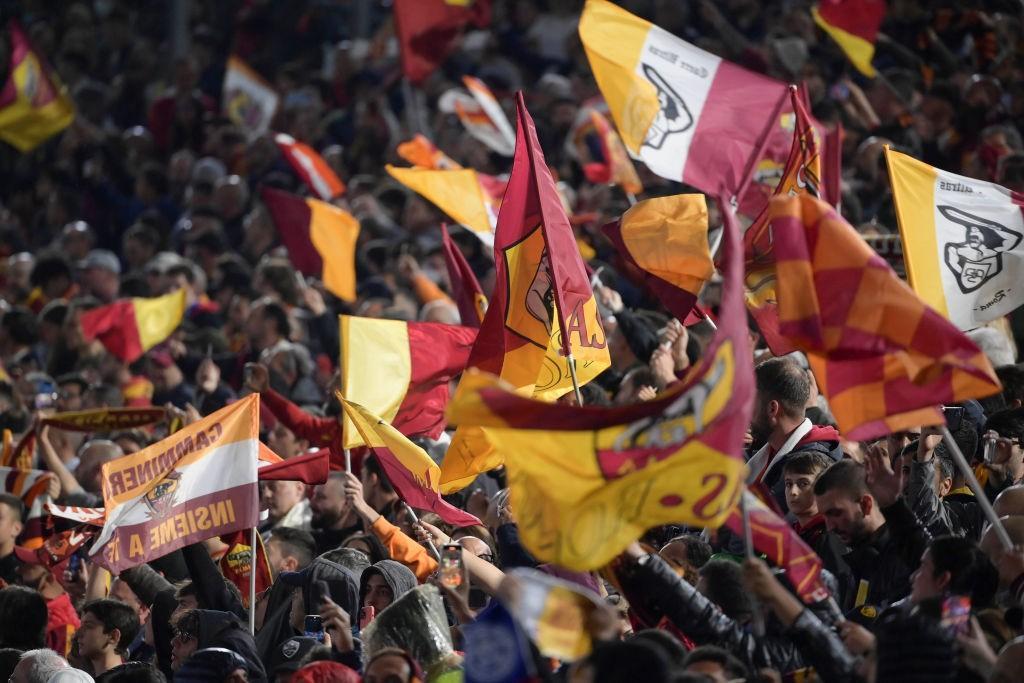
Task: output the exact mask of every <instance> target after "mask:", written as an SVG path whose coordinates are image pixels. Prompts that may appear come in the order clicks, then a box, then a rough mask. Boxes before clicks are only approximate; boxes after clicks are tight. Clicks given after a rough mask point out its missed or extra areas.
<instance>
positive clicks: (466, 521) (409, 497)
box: [373, 446, 481, 527]
mask: <svg viewBox="0 0 1024 683" xmlns="http://www.w3.org/2000/svg"><path fill="white" fill-rule="evenodd" d="M373 454H374V455H376V456H377V460H378V461H379V462H380V465H381V467H383V468H384V474H386V475H387V478H388V481H389V482H391V486H392V487H393V488H394V489H395V492H396V493H397V494H398V495H399V497H401V499H402V500H404V501H405V502H406V503H408V504H409V506H410V507H414V508H416V509H417V510H430V511H431V512H436V513H437V515H438V516H439V517H440V518H441V519H443V520H444V521H445V522H447V523H448V524H452V525H454V526H457V527H464V526H473V525H478V524H481V522H480V520H479V519H477V518H476V517H474V516H473V515H471V514H469V513H468V512H466V511H465V510H460V509H459V508H457V507H455V506H454V505H451V504H450V503H448V502H447V501H446V500H445V499H444V498H442V497H441V494H440V493H438V492H437V491H435V490H433V489H431V488H427V487H426V486H423V485H422V484H420V483H419V482H418V481H416V477H414V476H413V473H412V472H410V471H409V470H408V469H407V468H406V467H405V466H404V465H402V463H401V461H400V460H399V459H398V458H397V457H396V456H395V454H394V453H392V452H391V449H390V448H386V447H384V446H374V448H373ZM432 483H433V484H435V485H436V483H437V482H432Z"/></svg>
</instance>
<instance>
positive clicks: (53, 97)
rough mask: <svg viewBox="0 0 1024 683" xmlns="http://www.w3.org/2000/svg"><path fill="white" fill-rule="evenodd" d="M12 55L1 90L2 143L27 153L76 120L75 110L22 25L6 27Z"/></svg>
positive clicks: (9, 57) (0, 127) (11, 22)
mask: <svg viewBox="0 0 1024 683" xmlns="http://www.w3.org/2000/svg"><path fill="white" fill-rule="evenodd" d="M7 39H8V41H9V43H10V47H11V51H10V53H9V55H8V59H7V65H6V66H7V73H8V74H9V75H8V77H7V82H5V83H4V85H3V88H2V89H0V140H3V141H4V142H6V143H8V144H10V145H12V146H14V147H15V148H17V150H18V151H19V152H28V151H31V150H33V149H35V148H36V147H38V146H39V145H41V144H42V143H43V142H45V141H46V140H48V139H49V138H50V137H52V136H54V135H56V134H57V133H59V132H61V131H62V130H64V129H65V128H67V127H68V125H69V124H70V123H71V122H72V121H73V120H74V118H75V106H74V104H73V103H72V101H71V98H70V97H68V95H67V92H66V89H65V88H64V85H63V84H62V83H61V82H60V79H59V78H58V77H57V74H56V73H55V72H54V71H53V70H52V69H50V66H49V65H48V64H47V63H46V61H45V59H44V58H43V56H42V55H40V54H38V53H36V52H35V51H34V50H33V49H32V46H31V44H29V40H28V36H27V35H25V31H24V30H23V29H22V27H21V25H20V24H19V23H18V22H17V21H14V20H13V19H12V20H11V21H9V22H8V23H7Z"/></svg>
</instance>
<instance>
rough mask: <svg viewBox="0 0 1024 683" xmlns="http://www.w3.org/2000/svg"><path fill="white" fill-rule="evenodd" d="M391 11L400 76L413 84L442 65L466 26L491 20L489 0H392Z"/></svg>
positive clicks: (421, 80) (484, 23) (482, 23)
mask: <svg viewBox="0 0 1024 683" xmlns="http://www.w3.org/2000/svg"><path fill="white" fill-rule="evenodd" d="M394 8H395V34H396V36H397V38H398V44H399V49H400V51H401V57H402V74H404V75H405V77H406V78H408V79H409V80H410V81H411V82H412V83H414V84H419V83H421V82H423V81H424V80H425V79H426V78H427V77H428V76H429V75H430V74H432V73H433V72H434V71H436V70H437V69H438V68H439V67H440V66H441V65H442V64H443V63H444V60H445V59H446V58H447V57H448V54H449V53H450V52H451V51H452V48H453V47H454V43H455V39H456V38H458V36H459V34H460V33H461V32H462V30H463V29H464V28H465V27H466V26H467V25H468V24H474V25H475V26H478V27H480V28H483V27H484V26H486V25H487V24H489V23H490V21H491V0H395V3H394Z"/></svg>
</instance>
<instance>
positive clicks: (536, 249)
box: [441, 93, 611, 493]
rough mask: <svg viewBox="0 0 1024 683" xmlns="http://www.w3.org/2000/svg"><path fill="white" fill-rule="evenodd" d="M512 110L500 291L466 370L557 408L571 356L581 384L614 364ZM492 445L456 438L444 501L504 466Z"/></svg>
mask: <svg viewBox="0 0 1024 683" xmlns="http://www.w3.org/2000/svg"><path fill="white" fill-rule="evenodd" d="M516 109H517V124H518V125H517V128H516V153H515V161H514V163H513V165H512V174H511V176H510V177H509V181H508V189H507V190H506V191H505V198H504V200H503V201H502V205H501V213H500V214H499V215H498V229H497V232H496V233H495V242H494V253H495V271H496V279H497V286H496V287H495V291H494V294H493V297H492V300H491V301H490V302H489V305H488V308H487V314H486V315H485V316H484V320H483V322H482V323H481V324H480V334H479V336H478V337H477V340H476V343H475V344H474V345H473V350H472V353H471V354H470V358H469V365H470V366H472V367H476V368H478V369H480V370H482V371H484V372H489V373H492V374H495V375H498V376H499V377H501V379H503V380H505V381H506V382H508V383H510V384H511V385H512V386H513V387H515V389H516V390H517V391H520V392H523V393H526V394H530V393H532V394H533V395H534V396H536V397H538V398H541V399H545V400H555V399H556V398H558V397H560V396H562V395H563V394H565V393H566V392H568V391H571V390H572V377H571V374H570V372H569V365H568V356H569V355H570V354H571V355H572V356H573V358H574V359H575V361H576V372H577V378H578V381H579V383H580V384H581V385H583V384H586V383H587V382H589V381H590V380H592V379H593V378H594V377H596V376H597V375H598V374H600V373H601V372H603V371H604V370H605V368H607V367H608V366H609V365H610V364H611V361H610V358H609V355H608V344H607V339H606V338H605V334H604V328H603V326H602V324H601V318H600V316H599V315H598V311H597V302H596V301H595V299H594V293H593V290H591V288H590V278H589V277H588V276H587V272H586V269H585V268H584V266H583V261H582V260H581V259H580V253H579V248H578V247H577V246H576V239H575V236H574V235H573V232H572V228H571V227H570V225H569V219H568V218H567V217H566V215H565V210H564V209H563V208H562V204H561V200H560V199H559V196H558V191H557V190H556V189H555V182H554V179H553V178H552V177H551V172H550V171H549V170H548V167H547V164H546V163H545V161H544V155H543V153H542V152H541V149H540V143H539V142H538V140H537V131H536V129H535V128H534V125H533V119H531V118H530V115H529V112H527V111H526V105H525V103H524V101H523V96H522V93H519V94H518V95H517V97H516ZM458 391H462V388H461V387H460V388H459V390H458ZM474 432H475V433H474ZM486 444H487V439H486V437H484V435H483V434H482V433H480V432H478V431H475V430H473V429H468V430H467V429H460V430H459V431H457V432H456V433H455V437H454V438H453V440H452V445H451V446H450V447H449V449H448V453H447V455H446V456H445V460H444V463H443V464H442V469H441V481H442V485H441V491H442V492H443V493H450V492H451V491H454V490H458V489H459V488H461V487H462V486H465V485H467V484H468V483H469V482H471V481H472V480H473V479H474V478H475V477H476V475H477V474H479V473H480V472H482V471H484V470H483V469H481V468H482V467H485V465H486V466H494V464H495V463H500V460H495V459H494V453H493V449H490V448H488V447H487V445H486Z"/></svg>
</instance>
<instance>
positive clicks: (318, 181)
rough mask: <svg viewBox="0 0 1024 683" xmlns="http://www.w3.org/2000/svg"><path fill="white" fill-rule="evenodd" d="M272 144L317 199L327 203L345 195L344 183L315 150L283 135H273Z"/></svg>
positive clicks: (289, 136)
mask: <svg viewBox="0 0 1024 683" xmlns="http://www.w3.org/2000/svg"><path fill="white" fill-rule="evenodd" d="M274 142H275V143H277V148H278V149H279V150H281V154H282V155H284V158H285V159H287V160H288V163H289V165H291V167H292V170H294V171H295V172H296V173H297V174H298V175H299V177H300V178H302V182H304V183H305V184H306V187H308V188H309V189H311V190H312V191H313V192H315V193H316V196H317V197H319V198H320V199H322V200H324V201H325V202H329V201H331V200H332V199H334V198H335V197H338V196H340V195H343V194H345V183H343V182H342V181H341V178H339V177H338V174H336V173H335V172H334V170H333V169H332V168H331V167H330V166H328V165H327V162H326V161H324V158H323V157H322V156H320V155H319V154H318V153H317V151H316V150H315V149H313V148H312V147H310V146H309V145H307V144H306V143H304V142H299V141H298V140H296V139H295V138H293V137H292V136H291V135H285V134H284V133H278V134H277V135H275V136H274Z"/></svg>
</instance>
